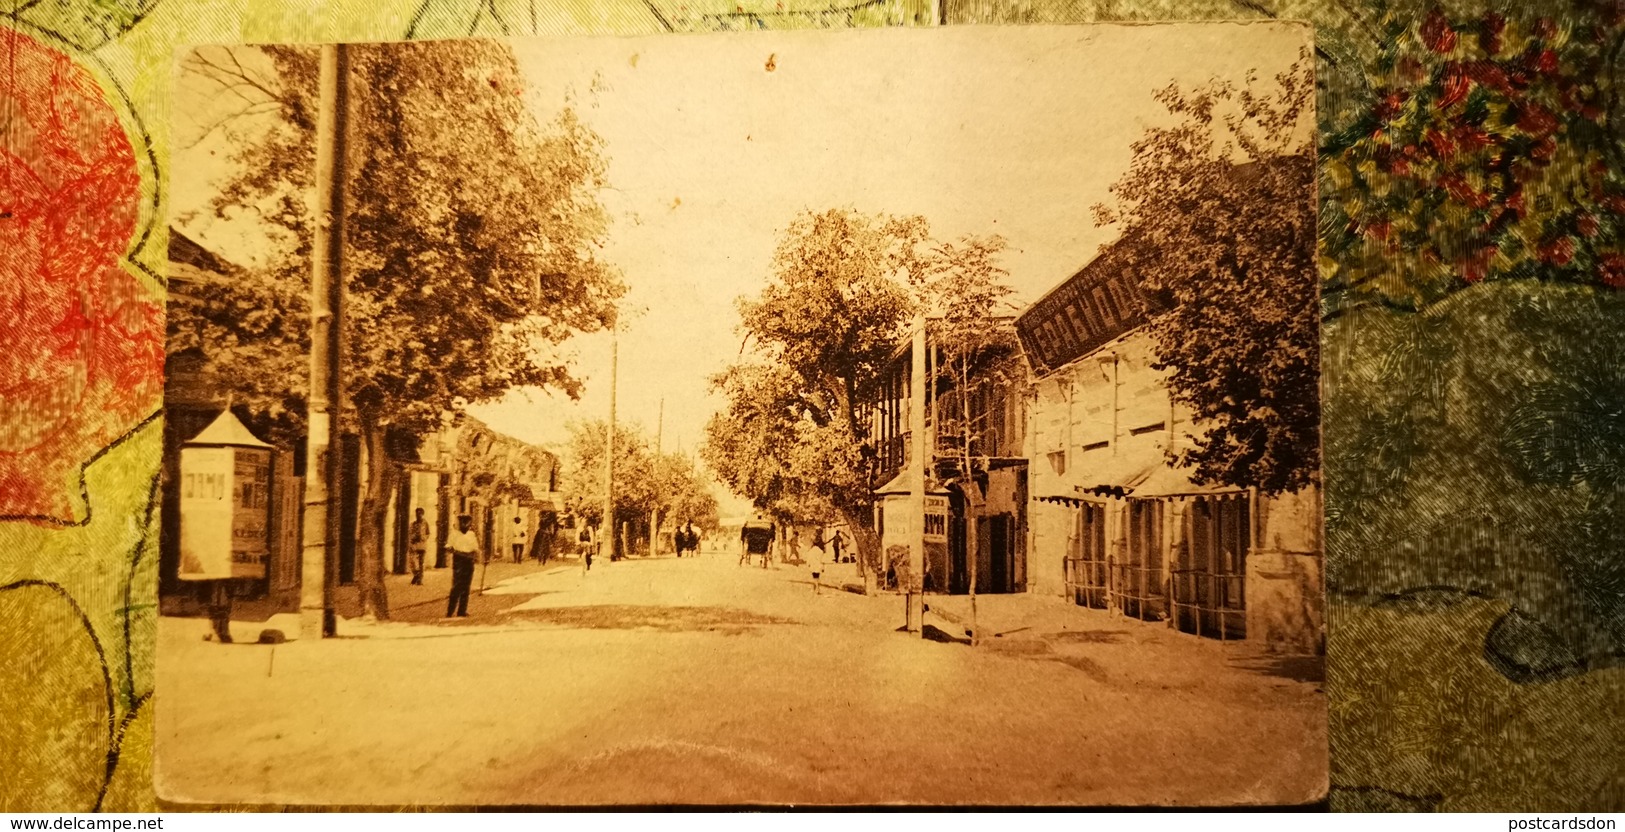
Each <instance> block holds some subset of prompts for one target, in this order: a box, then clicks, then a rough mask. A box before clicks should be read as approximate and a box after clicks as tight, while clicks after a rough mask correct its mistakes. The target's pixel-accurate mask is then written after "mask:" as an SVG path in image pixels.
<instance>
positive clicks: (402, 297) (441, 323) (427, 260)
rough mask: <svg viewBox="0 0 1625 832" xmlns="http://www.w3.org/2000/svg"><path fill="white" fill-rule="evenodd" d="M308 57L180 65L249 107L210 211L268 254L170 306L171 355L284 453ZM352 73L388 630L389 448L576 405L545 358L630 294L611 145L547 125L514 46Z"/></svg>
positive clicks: (374, 591) (302, 225) (360, 281)
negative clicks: (497, 405)
mask: <svg viewBox="0 0 1625 832" xmlns="http://www.w3.org/2000/svg"><path fill="white" fill-rule="evenodd" d="M318 54H319V53H318V51H317V50H316V49H315V48H308V47H300V46H269V47H213V48H201V49H198V50H196V51H194V52H193V53H191V55H190V56H189V57H188V58H187V59H186V60H185V62H184V69H185V72H187V73H188V74H189V76H190V78H191V79H192V80H194V81H195V82H197V83H200V84H203V85H205V86H209V85H212V87H213V88H214V89H215V90H216V92H217V94H218V96H220V97H221V98H222V99H224V100H232V101H240V102H241V106H240V107H238V108H237V109H235V110H233V111H231V112H229V113H228V114H226V115H225V116H224V117H223V118H222V119H220V120H219V121H218V122H217V123H215V124H213V125H209V126H208V128H207V129H208V131H210V132H213V131H222V132H223V134H224V135H225V137H226V139H227V142H228V146H229V147H230V148H231V149H230V151H229V152H230V162H231V163H232V173H231V175H230V176H229V177H228V178H227V180H226V182H225V184H224V186H223V187H222V188H221V189H220V190H219V191H218V193H217V194H216V195H215V196H214V197H213V198H212V199H211V200H210V201H209V203H208V204H207V205H206V206H203V207H202V208H201V210H204V211H207V212H210V213H212V214H213V215H215V217H216V218H218V219H223V220H232V219H240V218H241V217H243V216H244V215H250V216H254V217H257V218H258V223H257V224H258V226H259V227H260V228H261V230H262V231H263V232H264V234H265V237H266V240H267V248H268V252H269V253H268V256H266V257H265V258H263V262H262V264H261V265H260V266H259V267H257V268H253V269H250V270H249V271H248V274H247V275H245V276H244V277H243V278H242V279H241V280H236V281H232V282H229V283H221V284H215V285H210V286H206V287H200V289H199V291H198V295H199V300H200V302H199V303H198V304H195V305H184V306H183V305H176V306H174V307H172V314H171V317H170V325H169V343H168V349H169V352H170V353H171V354H174V353H177V352H181V351H187V350H193V351H196V352H198V353H201V354H202V355H203V356H204V357H205V359H206V362H207V367H208V375H209V377H210V378H212V379H213V380H214V382H215V385H216V387H217V389H220V390H222V391H229V392H230V393H231V394H232V395H233V396H234V397H235V400H236V402H237V403H239V404H242V405H246V406H248V407H249V408H251V409H252V410H253V411H254V412H255V413H257V414H260V419H259V420H258V421H259V424H258V425H257V427H260V428H262V429H264V430H266V431H268V432H269V433H270V434H271V435H273V436H278V437H280V438H282V439H284V440H287V439H293V438H296V437H298V436H300V435H302V434H303V433H304V408H305V401H306V386H307V385H306V379H307V376H308V371H307V366H308V364H307V361H308V359H307V356H308V351H309V345H310V332H309V330H310V327H309V305H308V301H307V295H308V286H309V278H308V275H309V269H310V265H309V264H310V259H311V257H312V250H311V246H312V242H311V241H312V237H311V232H312V222H313V218H312V215H311V211H310V199H309V194H310V193H312V192H313V189H314V182H313V179H314V171H315V130H316V113H317V109H318V102H317V101H316V96H317V76H318ZM351 56H352V57H351V69H350V78H349V89H350V93H349V94H350V99H351V103H352V109H353V116H352V119H351V121H350V131H349V135H348V137H347V142H348V146H349V152H348V169H349V178H348V181H347V183H346V185H345V192H346V218H345V219H346V223H347V236H346V239H345V255H346V258H347V262H346V265H347V268H346V274H345V275H344V279H345V281H346V284H347V296H346V299H345V303H346V306H345V309H344V356H343V360H344V366H345V374H344V382H345V404H346V406H347V408H346V409H345V410H344V411H343V413H342V416H341V419H342V425H343V427H342V429H343V430H345V431H347V432H348V431H353V432H356V433H359V435H360V436H361V437H362V438H363V440H364V443H365V446H366V448H367V451H368V453H367V459H368V460H369V465H368V468H367V471H366V495H367V496H366V500H365V504H364V505H363V507H362V512H363V521H362V523H361V531H360V543H361V545H360V547H359V561H360V562H359V563H358V568H357V574H358V581H359V583H360V585H361V589H362V602H363V608H364V609H365V610H366V611H368V612H371V613H374V614H376V615H378V616H381V617H387V615H388V599H387V597H386V595H385V592H384V584H383V557H382V553H381V547H380V542H381V540H382V537H383V528H384V520H385V517H386V514H387V507H388V503H387V496H388V494H389V493H390V492H391V490H392V488H393V487H394V483H393V482H392V478H393V471H394V469H393V468H392V466H389V465H388V464H387V461H386V460H387V454H386V452H385V441H384V437H385V436H386V434H387V433H389V432H395V433H404V434H408V435H423V434H425V433H426V432H429V431H433V430H436V429H438V428H439V427H440V426H441V425H442V423H443V419H444V417H445V415H446V414H447V413H451V412H456V411H459V410H460V409H461V408H463V407H464V406H466V404H467V403H470V402H479V401H485V400H490V399H493V398H495V397H497V396H499V395H501V394H502V393H503V392H504V391H506V390H509V389H512V388H515V387H521V386H531V387H541V388H548V389H552V390H556V391H561V392H563V393H566V394H568V395H570V396H572V397H574V396H575V395H576V394H577V393H578V390H579V388H580V384H579V382H578V381H577V379H576V378H575V377H574V376H573V375H572V370H571V367H570V366H569V365H568V363H566V362H565V361H564V360H563V359H561V358H559V357H557V355H558V354H557V351H555V350H553V349H551V347H553V346H556V345H557V344H559V343H561V342H562V341H563V340H565V339H566V338H568V337H570V336H571V335H572V334H574V333H577V332H591V331H594V330H597V329H601V328H604V327H606V326H608V325H609V324H610V323H611V321H612V320H613V317H614V313H615V301H616V299H617V298H618V297H619V296H620V295H621V294H622V292H623V286H622V283H621V281H620V280H619V278H618V276H617V275H616V274H615V272H614V271H613V269H612V268H610V267H609V266H607V265H606V264H605V263H603V262H602V261H600V260H599V259H597V256H596V251H597V249H598V248H599V246H600V245H601V241H602V236H603V233H604V231H605V227H606V223H607V220H606V215H605V212H604V210H603V209H602V207H601V206H600V204H599V203H598V201H597V193H598V189H599V188H600V186H602V184H603V172H604V165H605V162H604V156H603V146H602V141H601V140H600V139H599V137H598V136H596V135H595V134H594V133H593V132H592V131H591V130H590V129H588V128H587V127H585V126H584V125H582V124H581V123H580V122H579V121H578V120H577V119H576V117H575V115H574V113H573V111H571V110H570V109H565V110H563V111H562V112H561V113H560V114H559V115H558V116H557V118H556V119H554V120H553V121H552V122H551V123H548V124H542V123H538V120H537V119H536V117H535V116H534V114H533V113H532V112H531V110H530V109H529V108H528V107H527V105H526V104H525V102H524V100H523V97H522V95H523V92H524V86H523V83H522V79H521V78H520V75H519V69H518V65H517V63H516V61H515V59H514V56H513V54H512V52H511V50H510V48H509V47H507V46H506V45H502V44H499V43H495V42H488V41H447V42H433V43H402V44H390V45H387V46H384V45H358V46H354V47H351ZM203 140H209V135H208V133H205V134H204V136H203ZM182 219H183V221H185V220H186V219H187V218H186V217H183V218H182Z"/></svg>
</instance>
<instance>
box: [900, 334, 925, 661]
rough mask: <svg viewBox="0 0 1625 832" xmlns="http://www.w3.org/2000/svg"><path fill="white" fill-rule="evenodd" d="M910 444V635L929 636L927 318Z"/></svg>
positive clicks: (917, 357) (911, 403)
mask: <svg viewBox="0 0 1625 832" xmlns="http://www.w3.org/2000/svg"><path fill="white" fill-rule="evenodd" d="M909 352H910V353H911V358H912V359H913V360H912V361H911V362H910V367H909V379H908V381H909V390H908V443H909V457H910V459H909V478H908V480H909V505H910V507H911V509H912V511H913V514H914V528H913V529H912V530H911V533H910V534H909V538H908V592H907V598H908V611H907V613H906V615H905V619H904V625H905V627H906V628H907V630H908V632H911V633H918V634H920V635H921V636H922V637H923V636H924V635H925V575H924V574H923V573H924V572H925V467H926V466H925V315H924V314H923V313H921V314H917V315H915V316H914V343H913V345H912V348H911V349H910V350H909Z"/></svg>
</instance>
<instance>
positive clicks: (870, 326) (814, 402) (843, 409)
mask: <svg viewBox="0 0 1625 832" xmlns="http://www.w3.org/2000/svg"><path fill="white" fill-rule="evenodd" d="M927 238H928V230H927V227H926V222H925V220H924V218H922V217H917V216H915V217H892V216H886V215H877V216H867V215H864V214H860V213H858V212H856V211H853V210H850V209H846V210H842V209H832V210H828V211H823V212H820V213H810V212H809V213H805V214H802V215H800V216H798V217H796V218H795V219H794V220H793V221H792V222H791V223H790V225H789V226H788V227H787V228H786V229H785V230H784V232H783V235H782V236H781V238H780V240H779V245H778V248H777V250H776V251H775V254H774V259H773V274H772V276H771V277H770V279H769V281H768V284H767V286H766V287H765V288H764V289H763V290H762V293H761V294H760V295H759V296H758V297H757V298H755V299H741V301H740V302H739V312H740V319H741V329H742V331H743V332H744V334H745V335H746V336H747V339H748V340H750V341H752V342H754V350H753V352H754V355H752V356H751V357H750V358H749V359H748V360H747V361H745V362H742V363H741V364H740V365H738V366H736V367H734V368H733V369H731V370H729V371H728V372H726V373H723V374H722V375H721V376H719V377H718V378H717V379H716V380H715V384H716V387H717V389H719V390H720V391H722V392H723V394H724V395H726V397H727V399H728V407H727V409H726V410H724V411H723V412H721V413H719V414H717V415H716V416H715V417H713V419H712V421H711V422H710V423H709V425H708V426H707V431H706V446H705V451H704V453H705V459H706V461H707V462H708V463H709V464H710V466H711V467H712V469H713V470H715V471H717V472H718V474H719V476H721V477H722V479H723V480H724V482H726V483H727V484H728V485H730V486H732V487H733V488H734V490H735V491H736V492H737V493H740V494H742V495H744V496H746V497H749V498H750V499H751V500H753V501H755V503H756V504H757V506H758V507H762V508H766V507H769V506H771V505H772V504H773V503H774V502H775V501H778V500H781V499H784V498H797V497H804V496H807V497H815V498H817V499H822V500H824V501H827V502H828V503H829V504H830V505H831V506H833V507H834V509H835V510H836V511H837V512H839V513H840V515H841V516H842V517H843V518H844V519H845V520H846V522H847V525H848V527H849V528H850V529H851V530H852V533H853V538H854V543H855V547H856V550H857V552H858V555H859V557H860V559H861V560H862V562H864V563H865V564H866V567H867V568H869V569H873V568H875V567H877V566H878V565H879V557H880V545H879V539H878V537H877V536H876V535H875V533H874V530H873V528H872V519H871V507H872V506H873V502H874V497H873V495H872V494H871V489H872V488H873V487H874V483H872V482H870V479H871V476H870V467H871V465H872V460H873V458H874V449H873V448H868V447H866V446H865V444H864V443H865V442H866V441H867V438H868V437H867V435H866V432H865V426H864V425H862V424H861V423H860V415H859V414H860V408H861V407H862V397H863V395H864V394H865V393H867V392H868V391H869V388H870V387H871V386H872V385H873V384H874V383H875V381H876V380H877V379H878V378H879V376H880V372H881V370H882V369H883V368H884V367H885V365H886V363H887V361H888V360H889V359H890V357H891V355H892V352H893V351H894V350H895V349H896V346H897V340H898V338H899V337H900V336H901V335H902V334H903V330H904V324H905V323H906V322H907V321H908V320H909V318H910V317H911V316H912V315H913V310H914V306H915V304H914V302H913V300H912V298H910V296H909V292H908V289H907V282H908V279H909V278H910V276H912V275H914V274H916V273H918V272H919V271H920V269H921V268H922V267H923V261H924V257H925V255H926V252H925V250H924V248H925V244H926V241H927ZM869 574H873V573H872V572H870V573H869Z"/></svg>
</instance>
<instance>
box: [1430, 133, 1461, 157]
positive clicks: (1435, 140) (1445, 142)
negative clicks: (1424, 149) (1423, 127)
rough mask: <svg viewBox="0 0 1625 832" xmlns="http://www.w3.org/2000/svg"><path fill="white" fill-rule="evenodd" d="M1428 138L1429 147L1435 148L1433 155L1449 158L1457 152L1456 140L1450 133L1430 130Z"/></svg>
mask: <svg viewBox="0 0 1625 832" xmlns="http://www.w3.org/2000/svg"><path fill="white" fill-rule="evenodd" d="M1426 139H1427V143H1428V147H1431V148H1433V155H1434V156H1437V157H1438V158H1440V159H1449V158H1450V157H1451V155H1453V154H1454V153H1455V152H1456V142H1455V141H1454V140H1452V139H1451V138H1450V136H1449V135H1448V134H1445V133H1441V132H1439V131H1437V130H1429V131H1428V132H1427V136H1426Z"/></svg>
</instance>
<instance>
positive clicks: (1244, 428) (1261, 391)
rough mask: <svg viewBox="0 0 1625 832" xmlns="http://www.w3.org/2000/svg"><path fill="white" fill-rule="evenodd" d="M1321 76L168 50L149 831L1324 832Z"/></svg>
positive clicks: (1212, 63) (927, 57)
mask: <svg viewBox="0 0 1625 832" xmlns="http://www.w3.org/2000/svg"><path fill="white" fill-rule="evenodd" d="M1314 68H1315V55H1314V50H1313V40H1312V30H1311V29H1310V27H1309V26H1308V25H1306V24H1301V23H1293V22H1279V21H1267V22H1250V23H1166V24H1140V25H1127V24H1098V25H1072V26H987V27H982V26H965V27H953V28H949V29H939V30H906V29H890V30H872V31H848V32H812V31H809V32H741V33H733V34H706V35H681V36H664V37H638V38H577V39H561V38H549V39H543V38H522V39H462V40H442V41H417V42H401V43H351V44H308V45H301V44H289V45H220V46H212V45H203V46H194V47H188V48H187V49H185V50H183V51H181V52H179V53H177V55H176V57H175V65H174V69H173V91H174V104H173V111H172V113H171V115H170V120H171V123H170V124H169V125H168V131H169V133H170V135H171V142H172V147H173V150H172V154H171V155H172V158H171V165H170V181H169V182H168V188H169V215H168V217H167V222H168V225H169V229H168V239H169V248H168V261H169V262H168V271H167V275H166V279H167V282H168V284H167V285H168V302H167V304H168V305H167V330H166V344H165V347H166V349H165V389H164V418H163V448H162V472H161V476H160V478H159V486H158V487H159V491H160V497H161V499H160V503H159V511H160V512H161V516H160V530H161V534H160V539H159V547H158V551H159V553H160V557H159V566H158V573H159V587H158V602H159V613H160V615H159V619H158V625H157V646H156V651H157V655H156V663H157V678H156V699H155V701H156V703H157V711H156V726H155V729H154V745H155V750H154V754H155V762H154V770H155V780H156V789H157V793H158V796H159V798H160V800H162V801H165V802H166V803H167V804H168V805H174V806H195V807H260V808H263V807H277V806H313V807H354V806H366V807H376V808H385V807H416V806H438V807H474V806H503V807H508V808H524V807H535V808H548V807H583V806H593V807H604V806H668V805H679V806H692V805H698V806H711V807H718V806H721V807H727V806H876V805H905V806H1055V807H1065V806H1107V807H1139V806H1154V807H1230V806H1255V807H1256V806H1306V805H1311V804H1316V803H1318V802H1320V801H1323V800H1325V798H1326V794H1327V789H1328V776H1329V772H1328V749H1327V742H1328V740H1327V716H1328V715H1327V703H1326V695H1325V671H1324V656H1325V642H1326V639H1325V589H1324V571H1325V569H1324V566H1325V554H1324V553H1325V544H1324V532H1323V510H1322V463H1321V432H1320V426H1321V401H1320V390H1321V367H1320V348H1319V344H1320V341H1319V338H1320V324H1319V322H1320V314H1321V308H1320V295H1319V289H1318V279H1319V278H1318V275H1317V259H1316V235H1317V213H1316V172H1315V156H1316V133H1315V78H1314Z"/></svg>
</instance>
